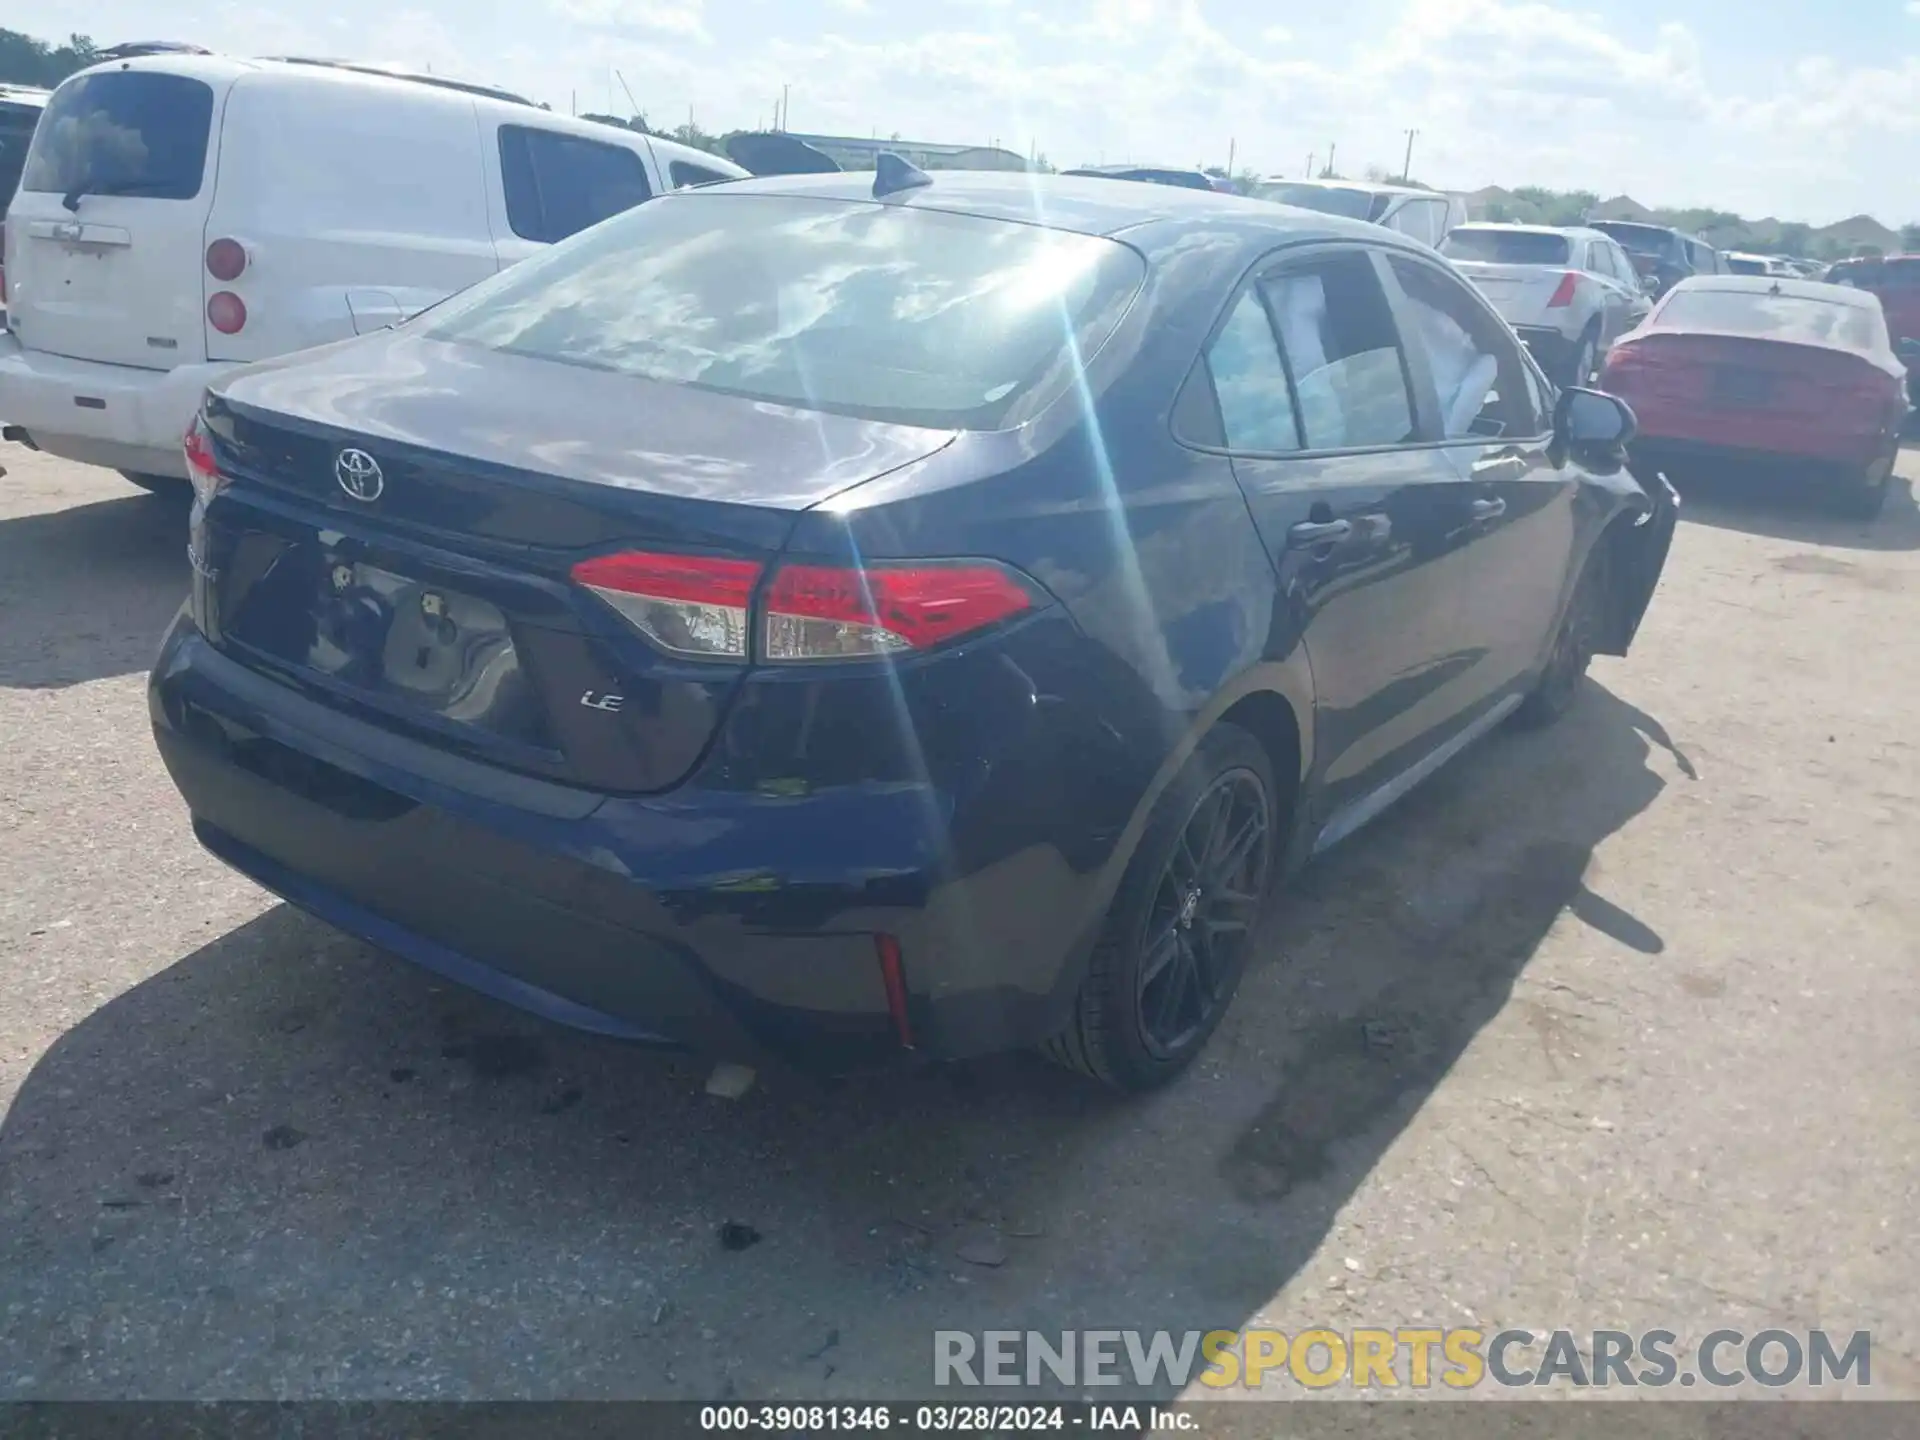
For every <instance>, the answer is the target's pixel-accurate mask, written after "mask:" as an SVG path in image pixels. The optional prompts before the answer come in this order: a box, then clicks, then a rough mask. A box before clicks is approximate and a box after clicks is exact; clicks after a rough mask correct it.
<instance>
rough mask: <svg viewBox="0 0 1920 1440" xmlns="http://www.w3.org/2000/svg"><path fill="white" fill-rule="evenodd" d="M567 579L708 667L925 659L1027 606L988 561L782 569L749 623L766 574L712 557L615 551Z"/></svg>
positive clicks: (1024, 596)
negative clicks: (921, 655) (752, 639)
mask: <svg viewBox="0 0 1920 1440" xmlns="http://www.w3.org/2000/svg"><path fill="white" fill-rule="evenodd" d="M571 573H572V575H573V578H574V579H575V580H577V581H578V582H579V583H580V584H582V585H584V586H586V587H587V588H588V589H589V590H591V591H593V593H594V594H596V595H598V596H599V597H600V598H601V599H602V600H604V601H606V602H607V603H608V604H609V605H611V606H612V607H613V608H614V609H615V610H617V611H618V612H619V613H620V614H621V616H623V617H624V618H625V619H626V620H627V622H628V623H629V624H631V625H632V626H633V627H634V628H635V629H636V630H638V631H639V632H640V633H641V634H643V635H645V636H646V637H647V638H648V639H649V640H651V641H653V643H654V644H656V645H658V646H659V647H660V648H661V649H663V650H665V651H668V652H669V653H671V654H675V655H687V656H697V657H700V658H704V659H713V660H745V659H747V658H748V635H749V632H750V631H751V632H752V633H754V634H755V635H756V636H757V641H758V643H757V647H756V648H757V655H756V656H755V658H757V659H759V660H762V661H768V662H772V663H776V664H778V663H790V662H794V661H809V660H861V659H870V658H873V657H875V656H882V655H899V654H906V653H911V652H913V651H917V650H928V649H931V648H933V647H934V646H936V645H944V644H946V643H947V642H949V641H952V640H955V639H958V638H959V637H961V636H964V635H970V634H972V633H974V632H975V631H977V630H982V629H985V628H986V627H988V626H990V625H997V624H999V623H1000V622H1001V621H1003V620H1009V619H1012V618H1013V617H1014V616H1016V615H1019V614H1021V613H1023V612H1025V611H1028V610H1031V609H1033V608H1034V605H1035V598H1036V597H1035V594H1034V591H1033V590H1032V588H1031V587H1030V586H1029V585H1028V583H1027V582H1026V581H1024V580H1023V579H1021V578H1020V577H1019V576H1018V575H1017V574H1016V573H1015V572H1013V571H1012V570H1009V569H1008V568H1007V567H1005V566H1003V565H999V564H996V563H995V562H993V561H991V560H919V561H905V562H901V563H898V564H886V565H870V566H867V567H864V568H854V567H850V566H838V565H782V566H781V567H780V568H779V569H777V570H776V571H774V573H773V577H772V579H771V580H770V581H769V582H768V583H767V586H766V592H765V594H764V596H763V597H762V599H761V602H760V605H759V624H758V626H757V627H755V626H753V625H751V623H750V621H751V619H752V615H753V610H754V605H753V596H754V591H755V589H756V588H757V587H758V586H759V584H760V578H761V575H762V573H763V571H762V567H761V566H760V565H759V564H757V563H756V562H754V561H752V560H729V559H724V558H721V557H718V556H702V555H662V554H656V553H653V552H650V551H623V552H621V553H619V554H615V555H596V556H594V557H593V558H592V559H590V560H582V561H581V562H580V563H579V564H577V565H575V566H574V567H573V569H572V572H571Z"/></svg>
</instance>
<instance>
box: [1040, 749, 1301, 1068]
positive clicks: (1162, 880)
mask: <svg viewBox="0 0 1920 1440" xmlns="http://www.w3.org/2000/svg"><path fill="white" fill-rule="evenodd" d="M1278 793H1279V791H1278V789H1277V787H1276V786H1275V783H1274V777H1273V763H1272V761H1271V760H1270V759H1269V758H1268V756H1267V752H1266V750H1265V749H1264V748H1263V747H1262V746H1261V744H1260V742H1259V741H1257V740H1255V739H1254V738H1253V736H1251V735H1249V734H1248V733H1247V732H1246V731H1245V730H1242V729H1240V728H1239V727H1238V726H1237V725H1220V726H1217V727H1215V728H1214V729H1213V730H1212V731H1211V732H1209V733H1208V734H1207V736H1206V738H1205V739H1203V740H1202V741H1201V742H1200V745H1199V747H1198V748H1197V749H1196V750H1195V751H1194V753H1193V755H1192V757H1191V758H1190V759H1189V760H1188V761H1187V763H1186V765H1185V767H1184V768H1183V769H1182V770H1181V772H1180V774H1179V776H1178V777H1177V778H1176V779H1175V780H1174V782H1173V783H1172V784H1171V785H1169V786H1168V787H1167V790H1166V793H1165V794H1164V795H1162V796H1161V798H1160V801H1159V803H1158V804H1157V805H1156V806H1155V808H1154V811H1153V816H1152V818H1151V819H1150V820H1149V821H1148V823H1147V828H1146V833H1145V834H1143V835H1142V836H1141V837H1140V845H1139V848H1138V849H1137V850H1136V851H1135V852H1134V855H1133V860H1132V861H1131V863H1130V864H1129V865H1128V866H1127V873H1126V876H1125V878H1124V879H1122V881H1121V882H1120V890H1119V893H1118V894H1117V895H1115V897H1114V901H1113V908H1112V909H1111V910H1110V911H1109V912H1108V915H1107V923H1106V928H1105V930H1104V932H1103V933H1102V935H1101V938H1100V941H1099V944H1098V945H1097V946H1096V947H1095V948H1094V952H1093V955H1092V957H1091V959H1090V960H1089V961H1088V967H1087V975H1086V978H1085V980H1084V981H1083V982H1082V983H1081V987H1080V993H1079V995H1078V996H1077V997H1076V998H1075V1001H1074V1009H1073V1015H1072V1017H1071V1019H1069V1020H1068V1022H1067V1024H1066V1026H1065V1027H1064V1028H1063V1029H1062V1030H1061V1031H1060V1032H1059V1033H1058V1034H1056V1035H1054V1036H1053V1037H1051V1038H1050V1039H1048V1040H1046V1041H1045V1042H1043V1043H1042V1045H1041V1047H1040V1049H1041V1053H1043V1054H1044V1055H1046V1056H1047V1057H1048V1058H1049V1059H1051V1060H1053V1061H1054V1062H1055V1063H1057V1064H1060V1065H1064V1066H1066V1067H1067V1068H1068V1069H1070V1070H1078V1071H1080V1072H1081V1073H1082V1074H1084V1075H1090V1076H1092V1077H1093V1078H1094V1079H1096V1080H1099V1081H1102V1082H1103V1083H1105V1084H1107V1085H1110V1086H1112V1087H1113V1088H1114V1089H1117V1090H1125V1091H1143V1090H1151V1089H1153V1088H1155V1087H1156V1086H1160V1085H1164V1084H1166V1083H1167V1082H1168V1081H1169V1080H1171V1079H1173V1077H1174V1076H1176V1075H1178V1074H1179V1073H1180V1072H1181V1071H1182V1070H1184V1069H1185V1068H1186V1067H1187V1066H1188V1065H1189V1064H1191V1063H1192V1061H1193V1058H1194V1056H1196V1055H1198V1054H1199V1053H1200V1051H1201V1049H1202V1048H1203V1047H1204V1046H1205V1045H1206V1042H1207V1039H1208V1037H1209V1036H1210V1035H1212V1034H1213V1031H1214V1029H1215V1027H1217V1026H1218V1025H1219V1023H1220V1019H1221V1017H1222V1016H1223V1015H1225V1014H1226V1011H1227V1007H1228V1006H1229V1005H1230V1004H1231V1003H1232V1002H1233V996H1234V992H1235V990H1236V989H1237V988H1238V986H1239V984H1240V976H1241V973H1242V971H1243V970H1244V969H1245V968H1246V962H1247V951H1248V948H1249V946H1250V945H1251V943H1252V937H1253V935H1254V933H1255V931H1256V930H1257V928H1258V925H1259V921H1260V917H1261V915H1262V913H1263V912H1264V910H1265V908H1266V903H1267V901H1268V899H1269V897H1270V895H1271V892H1272V890H1273V888H1274V877H1275V876H1276V875H1277V874H1278V871H1279V861H1280V853H1281V850H1282V848H1283V843H1284V835H1283V824H1284V821H1285V818H1286V817H1285V816H1283V815H1282V814H1281V813H1280V811H1279V806H1278V803H1277V801H1276V796H1277V795H1278ZM1256 827H1257V833H1255V831H1256ZM1202 845H1204V846H1205V847H1206V849H1207V853H1206V854H1199V853H1197V849H1198V847H1200V846H1202ZM1236 848H1239V849H1241V851H1242V853H1241V855H1240V859H1239V863H1238V866H1237V867H1236V865H1235V864H1234V862H1233V859H1232V853H1231V852H1232V851H1233V850H1235V849H1236Z"/></svg>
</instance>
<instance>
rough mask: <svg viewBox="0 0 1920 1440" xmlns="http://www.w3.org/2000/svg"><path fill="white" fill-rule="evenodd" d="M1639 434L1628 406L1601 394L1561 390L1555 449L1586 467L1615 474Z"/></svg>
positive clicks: (1555, 417) (1556, 412) (1555, 419)
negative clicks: (1602, 469)
mask: <svg viewBox="0 0 1920 1440" xmlns="http://www.w3.org/2000/svg"><path fill="white" fill-rule="evenodd" d="M1639 433H1640V425H1639V422H1638V421H1636V420H1635V419H1634V418H1633V411H1632V409H1631V408H1629V406H1628V405H1627V402H1626V401H1624V400H1622V399H1620V398H1619V397H1618V396H1614V395H1604V394H1602V393H1601V392H1600V391H1598V390H1578V389H1575V390H1562V391H1561V392H1560V399H1559V401H1558V402H1557V403H1556V404H1555V405H1554V407H1553V438H1554V445H1555V448H1557V449H1559V450H1561V451H1562V452H1563V453H1565V454H1568V455H1571V456H1573V457H1574V458H1575V459H1576V460H1579V461H1581V462H1582V463H1583V464H1589V465H1597V466H1600V467H1602V468H1604V469H1608V470H1615V469H1618V468H1619V467H1620V466H1621V465H1624V464H1625V463H1626V459H1627V447H1628V446H1629V445H1631V444H1632V443H1633V438H1634V436H1636V435H1638V434H1639Z"/></svg>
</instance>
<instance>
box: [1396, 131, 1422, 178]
mask: <svg viewBox="0 0 1920 1440" xmlns="http://www.w3.org/2000/svg"><path fill="white" fill-rule="evenodd" d="M1419 133H1420V132H1419V131H1418V130H1409V131H1407V163H1406V164H1405V165H1403V166H1401V167H1400V182H1401V183H1402V184H1403V185H1404V184H1405V183H1406V182H1407V181H1408V180H1410V179H1411V178H1412V177H1413V137H1414V136H1416V135H1418V134H1419Z"/></svg>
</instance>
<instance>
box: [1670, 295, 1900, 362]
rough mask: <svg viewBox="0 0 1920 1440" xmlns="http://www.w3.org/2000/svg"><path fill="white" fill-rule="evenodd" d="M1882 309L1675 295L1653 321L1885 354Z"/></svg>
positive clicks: (1792, 298)
mask: <svg viewBox="0 0 1920 1440" xmlns="http://www.w3.org/2000/svg"><path fill="white" fill-rule="evenodd" d="M1878 309H1879V307H1877V306H1875V307H1873V308H1871V309H1869V308H1868V306H1866V305H1847V304H1842V303H1839V302H1836V301H1831V300H1812V299H1808V298H1806V297H1804V296H1800V295H1769V294H1767V293H1766V292H1765V291H1763V290H1675V291H1674V292H1673V293H1672V294H1671V295H1669V296H1668V297H1667V303H1666V304H1664V305H1662V306H1661V307H1660V309H1659V310H1658V311H1657V312H1656V313H1655V315H1654V318H1653V323H1654V325H1655V326H1656V327H1657V328H1659V329H1662V330H1712V331H1716V332H1718V333H1720V334H1723V335H1755V336H1761V337H1764V338H1766V339H1770V340H1797V341H1800V342H1803V343H1805V344H1811V345H1841V346H1845V347H1846V348H1847V349H1849V350H1884V349H1886V348H1887V342H1886V326H1885V323H1884V322H1883V321H1882V319H1881V317H1880V315H1879V313H1878Z"/></svg>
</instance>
